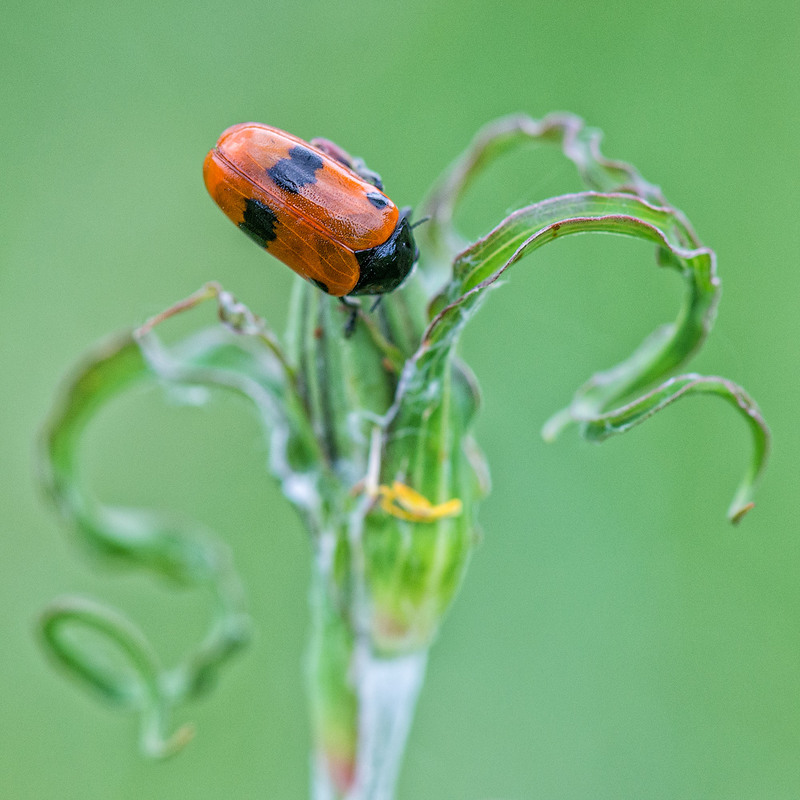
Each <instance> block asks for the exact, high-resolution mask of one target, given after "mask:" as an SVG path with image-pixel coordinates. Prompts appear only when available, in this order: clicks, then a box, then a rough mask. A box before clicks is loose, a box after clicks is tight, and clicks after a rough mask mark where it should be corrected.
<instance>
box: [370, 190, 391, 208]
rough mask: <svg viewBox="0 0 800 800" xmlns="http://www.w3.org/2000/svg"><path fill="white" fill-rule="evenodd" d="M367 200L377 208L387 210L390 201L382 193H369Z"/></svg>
mask: <svg viewBox="0 0 800 800" xmlns="http://www.w3.org/2000/svg"><path fill="white" fill-rule="evenodd" d="M367 200H369V201H370V203H372V205H374V206H375V208H386V206H388V205H389V200H388V199H387V198H386V197H384V196H383V195H382V194H381V193H380V192H367Z"/></svg>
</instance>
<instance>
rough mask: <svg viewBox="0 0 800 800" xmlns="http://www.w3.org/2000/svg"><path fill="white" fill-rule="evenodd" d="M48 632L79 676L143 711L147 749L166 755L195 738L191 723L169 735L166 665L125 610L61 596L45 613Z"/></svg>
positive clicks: (55, 652) (54, 650) (58, 655)
mask: <svg viewBox="0 0 800 800" xmlns="http://www.w3.org/2000/svg"><path fill="white" fill-rule="evenodd" d="M42 636H43V639H44V642H45V644H46V645H47V648H48V650H49V652H50V654H51V655H52V656H53V658H54V659H55V660H56V661H57V662H58V663H59V664H60V666H62V667H63V668H64V669H66V670H67V671H68V672H69V673H70V674H71V675H72V676H73V677H75V678H77V679H79V680H80V681H81V682H82V683H83V684H84V685H85V686H87V687H88V688H90V689H92V690H93V691H95V692H98V693H99V694H100V695H101V696H102V697H103V698H104V699H105V700H107V701H108V702H111V703H112V704H114V705H118V706H121V707H123V708H128V709H132V710H136V711H138V712H139V714H140V718H141V723H140V729H141V734H140V738H141V743H142V749H143V751H144V752H145V753H147V754H148V755H150V756H153V757H156V758H164V757H166V756H169V755H172V754H174V753H176V752H178V750H180V749H181V748H182V747H183V746H184V745H185V744H186V743H187V742H188V741H189V740H190V739H191V737H192V733H193V730H192V727H191V726H189V725H184V726H183V727H181V728H179V729H178V730H177V731H175V732H174V733H173V734H172V735H171V736H165V734H164V731H165V730H166V725H167V717H168V712H169V708H170V705H171V701H170V698H169V697H168V696H167V694H166V693H165V691H164V686H163V680H162V670H161V667H160V665H159V663H158V659H157V657H156V655H155V653H154V652H153V650H152V648H151V647H150V644H149V643H148V641H147V639H146V638H145V636H144V634H142V632H141V631H140V630H139V629H138V628H137V627H136V626H135V625H134V624H133V623H132V622H130V621H129V620H128V619H126V618H125V617H123V616H122V615H121V614H119V613H117V612H115V611H112V610H111V609H109V608H107V607H105V606H101V605H99V604H98V603H95V602H93V601H91V600H87V599H85V598H79V597H65V598H61V599H60V600H56V601H53V602H52V603H51V604H50V606H49V607H48V608H47V609H46V611H45V612H44V614H43V615H42Z"/></svg>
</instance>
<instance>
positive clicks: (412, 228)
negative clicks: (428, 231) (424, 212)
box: [408, 217, 431, 231]
mask: <svg viewBox="0 0 800 800" xmlns="http://www.w3.org/2000/svg"><path fill="white" fill-rule="evenodd" d="M430 221H431V218H430V217H423V218H422V219H418V220H417V221H416V222H412V223H411V224H410V225H409V226H408V227H409V228H411V230H412V231H413V230H414V228H416V227H417V225H422V223H423V222H430Z"/></svg>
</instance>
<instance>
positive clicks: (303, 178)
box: [267, 145, 322, 194]
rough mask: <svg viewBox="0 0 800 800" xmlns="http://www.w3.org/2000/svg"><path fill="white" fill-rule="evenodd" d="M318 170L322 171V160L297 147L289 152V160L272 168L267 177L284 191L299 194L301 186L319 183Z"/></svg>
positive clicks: (285, 159) (283, 160)
mask: <svg viewBox="0 0 800 800" xmlns="http://www.w3.org/2000/svg"><path fill="white" fill-rule="evenodd" d="M318 169H322V159H321V158H320V157H319V156H318V155H317V154H316V153H312V152H311V151H310V150H306V148H305V147H300V145H296V146H295V147H293V148H292V149H291V150H290V151H289V158H282V159H281V160H280V161H278V162H277V163H276V164H275V165H274V166H272V167H270V168H269V169H268V170H267V175H269V177H270V178H272V180H273V181H275V183H276V184H277V185H278V186H280V187H281V189H283V190H284V191H286V192H291V193H292V194H297V193H298V192H299V191H300V187H301V186H305V185H306V184H309V183H316V182H317V177H316V175H315V173H316V171H317V170H318Z"/></svg>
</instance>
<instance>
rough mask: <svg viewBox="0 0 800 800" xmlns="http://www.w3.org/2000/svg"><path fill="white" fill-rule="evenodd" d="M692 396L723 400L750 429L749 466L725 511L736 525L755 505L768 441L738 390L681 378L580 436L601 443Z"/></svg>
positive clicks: (593, 422) (592, 422) (586, 424)
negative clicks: (706, 395)
mask: <svg viewBox="0 0 800 800" xmlns="http://www.w3.org/2000/svg"><path fill="white" fill-rule="evenodd" d="M693 394H710V395H714V396H716V397H721V398H722V399H723V400H726V401H727V402H728V403H730V404H731V405H732V406H733V407H734V408H735V409H736V410H737V411H738V412H739V413H740V414H741V415H742V418H743V419H744V420H745V422H746V423H747V425H748V427H749V429H750V433H751V435H752V438H753V454H752V457H751V460H750V466H749V468H748V470H747V472H746V474H745V476H744V478H743V479H742V482H741V483H740V484H739V488H738V489H737V491H736V494H735V496H734V498H733V502H732V503H731V505H730V508H729V509H728V518H729V519H730V520H731V522H734V523H736V522H739V521H740V520H741V519H742V517H743V516H744V515H745V514H746V513H747V512H748V511H749V510H750V509H751V508H752V507H753V505H754V503H753V493H754V490H755V486H756V484H757V483H758V481H759V479H760V478H761V475H762V474H763V472H764V468H765V466H766V462H767V454H768V452H769V438H770V433H769V428H768V427H767V424H766V422H764V418H763V417H762V416H761V412H760V411H759V408H758V406H757V405H756V403H755V401H754V400H753V399H752V398H751V397H750V396H749V395H748V394H747V393H746V392H745V391H744V389H742V388H741V386H738V385H737V384H735V383H733V382H731V381H729V380H727V379H726V378H719V377H715V376H705V375H693V374H692V375H680V376H678V377H676V378H671V379H670V380H668V381H666V382H665V383H663V384H662V385H661V386H659V387H658V388H657V389H654V390H653V391H652V392H649V393H648V394H646V395H645V396H644V397H640V398H639V399H637V400H634V401H633V402H631V403H628V404H627V405H625V406H623V407H621V408H618V409H616V410H614V411H610V412H608V413H606V414H601V415H600V416H597V417H594V418H591V419H586V420H584V421H583V422H582V424H581V433H582V434H583V436H584V437H585V438H587V439H589V440H590V441H596V442H602V441H603V440H605V439H607V438H608V437H609V436H614V435H616V434H618V433H625V432H626V431H628V430H630V429H631V428H633V427H634V426H636V425H639V424H641V423H642V422H644V421H645V420H646V419H649V418H650V417H652V416H653V414H656V413H657V412H659V411H661V410H662V409H664V408H666V407H667V406H669V405H671V404H672V403H674V402H675V401H676V400H678V399H680V398H681V397H688V396H690V395H693Z"/></svg>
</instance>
